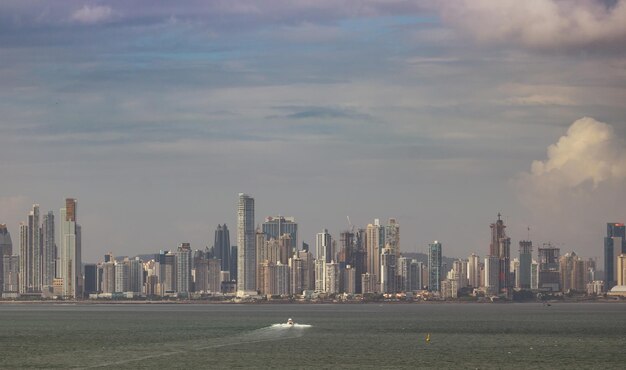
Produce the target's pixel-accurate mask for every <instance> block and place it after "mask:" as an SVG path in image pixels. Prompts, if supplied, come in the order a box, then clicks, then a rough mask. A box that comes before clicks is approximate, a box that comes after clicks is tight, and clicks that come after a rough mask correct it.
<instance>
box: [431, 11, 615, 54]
mask: <svg viewBox="0 0 626 370" xmlns="http://www.w3.org/2000/svg"><path fill="white" fill-rule="evenodd" d="M441 4H442V5H441V9H440V11H441V14H442V18H443V20H444V22H445V23H446V24H449V25H451V26H452V27H454V28H456V29H457V31H459V33H461V34H464V35H469V36H470V37H471V38H473V39H475V40H476V41H478V42H480V43H485V44H491V43H495V44H499V45H509V44H512V45H517V46H522V47H525V48H530V49H536V50H554V49H557V50H573V49H578V48H581V47H582V48H590V49H598V48H602V49H604V50H605V51H610V52H617V53H623V52H624V51H625V50H626V1H624V0H618V1H617V2H616V3H615V4H614V5H613V6H609V5H607V4H605V2H601V1H596V0H579V1H557V0H533V1H518V0H445V1H443V2H442V3H441Z"/></svg>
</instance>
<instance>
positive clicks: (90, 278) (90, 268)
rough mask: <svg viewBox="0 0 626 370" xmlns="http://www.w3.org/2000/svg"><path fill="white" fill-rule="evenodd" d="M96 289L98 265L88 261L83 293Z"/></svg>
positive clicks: (92, 292)
mask: <svg viewBox="0 0 626 370" xmlns="http://www.w3.org/2000/svg"><path fill="white" fill-rule="evenodd" d="M44 218H45V216H44ZM44 224H45V221H44ZM98 290H99V288H98V265H96V264H95V263H88V264H86V265H85V295H88V294H96V293H98Z"/></svg>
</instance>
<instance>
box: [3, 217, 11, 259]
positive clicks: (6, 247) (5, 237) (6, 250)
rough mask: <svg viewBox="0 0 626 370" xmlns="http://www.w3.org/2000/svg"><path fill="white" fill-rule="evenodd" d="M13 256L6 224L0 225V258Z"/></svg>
mask: <svg viewBox="0 0 626 370" xmlns="http://www.w3.org/2000/svg"><path fill="white" fill-rule="evenodd" d="M12 254H13V242H12V241H11V234H10V233H9V230H8V229H7V225H6V224H0V256H10V255H12Z"/></svg>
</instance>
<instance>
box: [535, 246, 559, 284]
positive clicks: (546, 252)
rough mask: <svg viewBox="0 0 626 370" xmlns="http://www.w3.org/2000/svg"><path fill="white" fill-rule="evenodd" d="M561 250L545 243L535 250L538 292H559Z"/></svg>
mask: <svg viewBox="0 0 626 370" xmlns="http://www.w3.org/2000/svg"><path fill="white" fill-rule="evenodd" d="M560 253H561V250H560V249H559V248H556V247H553V246H552V244H550V243H546V244H544V245H543V247H542V248H538V250H537V258H538V259H539V290H544V291H552V292H559V291H560V290H561V273H560V271H559V267H560V266H559V255H560Z"/></svg>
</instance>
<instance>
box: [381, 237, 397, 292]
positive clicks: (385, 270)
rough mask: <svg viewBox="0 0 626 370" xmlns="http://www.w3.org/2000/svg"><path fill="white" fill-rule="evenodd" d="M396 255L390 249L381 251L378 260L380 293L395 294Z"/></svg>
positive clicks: (386, 248)
mask: <svg viewBox="0 0 626 370" xmlns="http://www.w3.org/2000/svg"><path fill="white" fill-rule="evenodd" d="M397 273H398V272H397V268H396V254H395V251H394V250H393V249H392V248H390V247H385V249H383V254H382V255H381V260H380V291H381V293H396V291H397V290H398V287H397V280H396V275H397Z"/></svg>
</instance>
